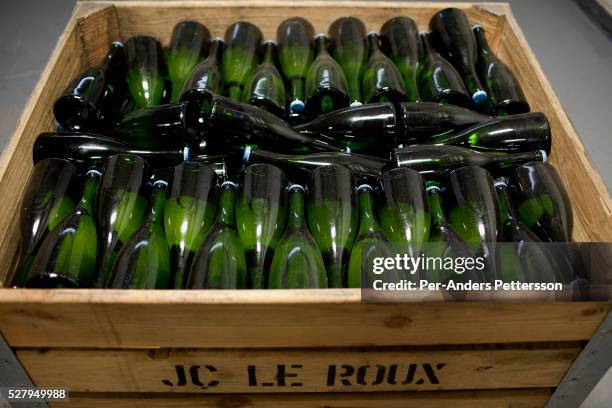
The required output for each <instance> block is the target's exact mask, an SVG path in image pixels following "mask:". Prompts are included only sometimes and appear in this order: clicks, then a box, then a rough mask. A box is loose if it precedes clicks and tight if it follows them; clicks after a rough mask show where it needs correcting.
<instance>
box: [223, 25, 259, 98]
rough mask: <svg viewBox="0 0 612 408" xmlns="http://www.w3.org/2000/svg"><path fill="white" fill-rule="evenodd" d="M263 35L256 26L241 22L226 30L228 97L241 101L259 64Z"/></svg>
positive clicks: (225, 67)
mask: <svg viewBox="0 0 612 408" xmlns="http://www.w3.org/2000/svg"><path fill="white" fill-rule="evenodd" d="M262 38H263V34H262V33H261V30H259V28H258V27H257V26H255V25H254V24H251V23H248V22H246V21H239V22H237V23H234V24H232V25H230V26H229V27H227V30H225V50H224V52H223V64H222V67H223V78H224V80H225V83H226V84H227V87H228V89H227V91H228V96H229V97H230V98H231V99H233V100H234V101H239V100H240V99H241V96H242V92H243V89H244V86H245V83H246V81H247V79H248V78H249V76H250V75H251V72H253V70H254V69H255V67H256V66H257V64H258V63H259V58H260V55H259V48H260V46H261V41H262Z"/></svg>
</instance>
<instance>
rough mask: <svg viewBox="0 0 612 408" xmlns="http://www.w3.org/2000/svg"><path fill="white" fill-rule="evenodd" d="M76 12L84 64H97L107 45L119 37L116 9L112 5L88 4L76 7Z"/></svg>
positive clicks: (105, 51)
mask: <svg viewBox="0 0 612 408" xmlns="http://www.w3.org/2000/svg"><path fill="white" fill-rule="evenodd" d="M76 13H78V14H77V15H78V18H77V24H78V27H79V33H80V35H81V38H82V41H83V46H84V47H83V49H84V57H85V60H86V65H95V64H98V63H99V62H100V61H101V60H102V59H103V58H104V56H105V55H106V53H107V51H108V47H109V45H110V44H111V43H112V42H113V41H116V40H119V39H120V34H119V22H118V19H117V10H116V9H115V7H113V6H100V5H95V4H89V5H87V6H86V7H82V8H81V7H79V8H77V10H76Z"/></svg>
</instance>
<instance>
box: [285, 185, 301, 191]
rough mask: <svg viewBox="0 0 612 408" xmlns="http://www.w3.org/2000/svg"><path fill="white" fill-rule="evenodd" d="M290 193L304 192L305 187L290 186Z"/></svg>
mask: <svg viewBox="0 0 612 408" xmlns="http://www.w3.org/2000/svg"><path fill="white" fill-rule="evenodd" d="M287 190H288V191H290V192H291V191H301V192H304V190H305V189H304V186H303V185H301V184H290V185H289V187H287Z"/></svg>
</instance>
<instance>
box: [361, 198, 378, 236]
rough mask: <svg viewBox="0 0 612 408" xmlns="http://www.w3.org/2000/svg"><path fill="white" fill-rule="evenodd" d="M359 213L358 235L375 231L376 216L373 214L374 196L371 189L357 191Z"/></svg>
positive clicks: (376, 225)
mask: <svg viewBox="0 0 612 408" xmlns="http://www.w3.org/2000/svg"><path fill="white" fill-rule="evenodd" d="M358 194H359V213H360V217H361V222H360V224H359V233H360V234H363V233H366V232H368V231H372V230H375V229H377V227H378V224H377V222H376V215H375V214H374V195H373V193H372V189H371V188H361V189H359V193H358Z"/></svg>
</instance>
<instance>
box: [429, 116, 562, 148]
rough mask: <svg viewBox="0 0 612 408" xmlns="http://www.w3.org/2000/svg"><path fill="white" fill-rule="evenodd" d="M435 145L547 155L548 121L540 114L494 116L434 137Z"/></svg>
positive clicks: (548, 143) (549, 135)
mask: <svg viewBox="0 0 612 408" xmlns="http://www.w3.org/2000/svg"><path fill="white" fill-rule="evenodd" d="M434 143H435V144H437V145H455V146H463V147H469V148H472V149H474V150H480V151H496V152H507V153H518V152H527V151H532V150H543V151H545V152H546V153H547V154H548V153H550V145H551V133H550V125H549V124H548V119H546V116H545V115H544V114H543V113H541V112H532V113H522V114H517V115H511V116H507V117H493V118H490V119H488V120H486V121H484V122H480V123H478V124H476V125H474V126H471V127H469V128H467V129H464V130H462V131H459V132H456V133H453V134H450V135H439V136H435V137H434Z"/></svg>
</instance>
